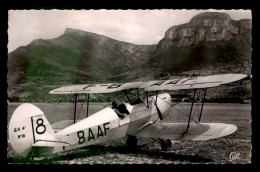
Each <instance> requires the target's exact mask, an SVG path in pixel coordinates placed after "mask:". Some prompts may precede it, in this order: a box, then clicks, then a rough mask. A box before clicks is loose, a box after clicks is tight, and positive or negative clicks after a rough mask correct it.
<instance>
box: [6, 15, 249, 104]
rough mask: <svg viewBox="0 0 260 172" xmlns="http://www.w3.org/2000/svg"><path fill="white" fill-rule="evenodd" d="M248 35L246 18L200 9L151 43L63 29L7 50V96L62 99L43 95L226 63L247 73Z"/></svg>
mask: <svg viewBox="0 0 260 172" xmlns="http://www.w3.org/2000/svg"><path fill="white" fill-rule="evenodd" d="M211 18H212V19H211ZM194 23H195V24H194ZM214 28H215V30H214ZM236 29H238V30H237V31H236ZM202 30H204V31H202ZM223 35H224V36H223ZM202 38H203V39H202ZM220 38H223V39H227V38H231V39H229V40H222V39H220ZM204 39H206V41H205V40H204ZM207 39H208V40H211V41H207ZM251 39H252V38H251V20H250V19H242V20H239V21H234V20H232V19H231V18H230V17H229V15H227V14H222V13H201V14H198V15H197V16H194V17H193V18H192V19H191V20H190V21H189V22H188V23H184V24H181V25H178V26H172V27H170V28H169V29H168V30H167V31H166V32H165V37H164V38H163V39H162V40H161V41H159V42H158V44H153V45H136V44H132V43H127V42H124V41H118V40H115V39H112V38H109V37H107V36H104V35H99V34H96V33H91V32H87V31H81V30H77V29H72V28H66V30H65V32H64V34H62V35H61V36H59V37H57V38H54V39H48V40H43V39H37V40H34V41H32V42H31V43H30V44H29V45H27V46H22V47H19V48H17V49H16V50H15V51H12V52H10V53H9V54H8V64H7V65H8V99H9V101H22V102H23V101H46V100H47V101H48V100H52V101H68V98H65V97H62V96H61V97H55V96H54V97H50V96H49V95H47V93H48V92H49V91H50V90H51V89H52V88H56V87H59V86H61V85H66V84H67V85H68V84H85V83H97V82H99V83H105V82H130V81H138V80H144V78H145V79H146V80H152V79H161V78H162V77H163V78H165V77H168V78H173V77H176V76H180V75H182V73H183V74H184V73H185V71H192V70H198V71H205V70H207V71H208V72H207V74H221V73H223V72H224V71H226V70H225V68H229V67H231V66H232V68H231V70H229V71H233V72H238V73H245V74H248V75H250V70H249V69H250V60H251V51H252V49H251ZM198 40H200V41H198ZM176 45H177V46H176ZM215 64H216V65H215ZM210 66H215V67H213V69H211V67H210ZM216 66H217V67H216ZM180 72H181V73H180ZM195 73H196V72H195ZM187 74H188V75H187ZM199 74H201V75H204V74H203V72H199ZM190 75H194V73H190V72H186V74H185V75H183V76H190ZM158 77H159V78H158ZM247 85H248V84H247ZM248 89H250V87H247V93H246V94H244V95H243V96H244V97H246V96H247V97H248V95H249V96H250V94H251V93H250V91H248ZM52 96H53V95H52Z"/></svg>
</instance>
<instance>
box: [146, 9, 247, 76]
mask: <svg viewBox="0 0 260 172" xmlns="http://www.w3.org/2000/svg"><path fill="white" fill-rule="evenodd" d="M239 58H243V59H250V58H251V20H240V21H234V20H232V19H231V18H230V17H229V15H228V14H224V13H217V12H213V13H211V12H206V13H201V14H198V15H197V16H195V17H193V18H192V19H191V20H190V22H189V23H186V24H182V25H178V26H173V27H171V28H169V29H168V30H167V31H166V32H165V37H164V38H163V39H162V40H161V41H160V42H159V43H158V45H157V46H156V47H155V51H154V52H153V55H152V58H151V59H150V61H149V62H148V63H147V64H146V65H147V66H157V67H158V66H161V67H164V68H167V69H171V70H177V71H179V70H181V71H183V70H187V69H191V68H192V67H196V66H198V65H203V64H208V63H214V62H226V61H232V60H234V59H235V60H238V59H239Z"/></svg>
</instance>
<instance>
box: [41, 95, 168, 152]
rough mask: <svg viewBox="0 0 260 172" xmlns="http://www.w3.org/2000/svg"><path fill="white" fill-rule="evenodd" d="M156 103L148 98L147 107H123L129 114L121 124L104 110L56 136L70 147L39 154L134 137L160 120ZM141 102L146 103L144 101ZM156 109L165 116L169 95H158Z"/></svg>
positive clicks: (49, 149)
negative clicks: (61, 138)
mask: <svg viewBox="0 0 260 172" xmlns="http://www.w3.org/2000/svg"><path fill="white" fill-rule="evenodd" d="M155 100H156V96H151V97H148V107H147V106H146V105H145V103H139V104H136V105H134V106H131V105H130V104H129V103H125V105H126V108H127V110H128V111H129V112H130V114H129V115H127V116H126V117H125V118H124V119H122V120H121V119H120V118H119V117H118V115H117V114H116V113H115V111H114V110H113V109H112V108H110V107H106V108H104V109H102V110H100V111H98V112H96V113H95V114H93V115H91V116H89V117H88V118H85V119H83V120H81V121H79V122H77V123H75V124H73V125H71V126H69V127H67V128H64V129H63V130H61V131H59V132H57V133H56V134H57V135H60V136H64V137H65V136H66V137H67V139H66V140H69V142H70V146H56V147H52V148H48V149H46V148H39V149H38V153H39V154H50V153H56V152H61V151H66V150H71V149H76V148H80V147H84V146H89V145H93V144H99V143H103V142H106V141H109V140H114V139H118V138H122V137H125V136H128V135H134V134H135V133H136V132H137V131H139V130H140V129H142V127H144V126H145V125H147V124H149V123H154V122H156V121H158V120H159V116H158V111H157V109H156V106H155V104H154V102H155ZM144 102H147V101H146V100H144ZM157 106H158V108H159V110H160V112H161V114H165V113H166V111H167V110H168V109H169V108H170V107H171V96H170V95H169V94H168V93H163V94H158V97H157Z"/></svg>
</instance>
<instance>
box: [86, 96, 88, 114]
mask: <svg viewBox="0 0 260 172" xmlns="http://www.w3.org/2000/svg"><path fill="white" fill-rule="evenodd" d="M88 106H89V94H87V114H86V118H87V117H88Z"/></svg>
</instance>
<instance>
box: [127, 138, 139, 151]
mask: <svg viewBox="0 0 260 172" xmlns="http://www.w3.org/2000/svg"><path fill="white" fill-rule="evenodd" d="M126 145H127V147H128V148H129V149H134V148H136V147H137V138H136V137H135V136H129V137H128V138H127V139H126Z"/></svg>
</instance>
